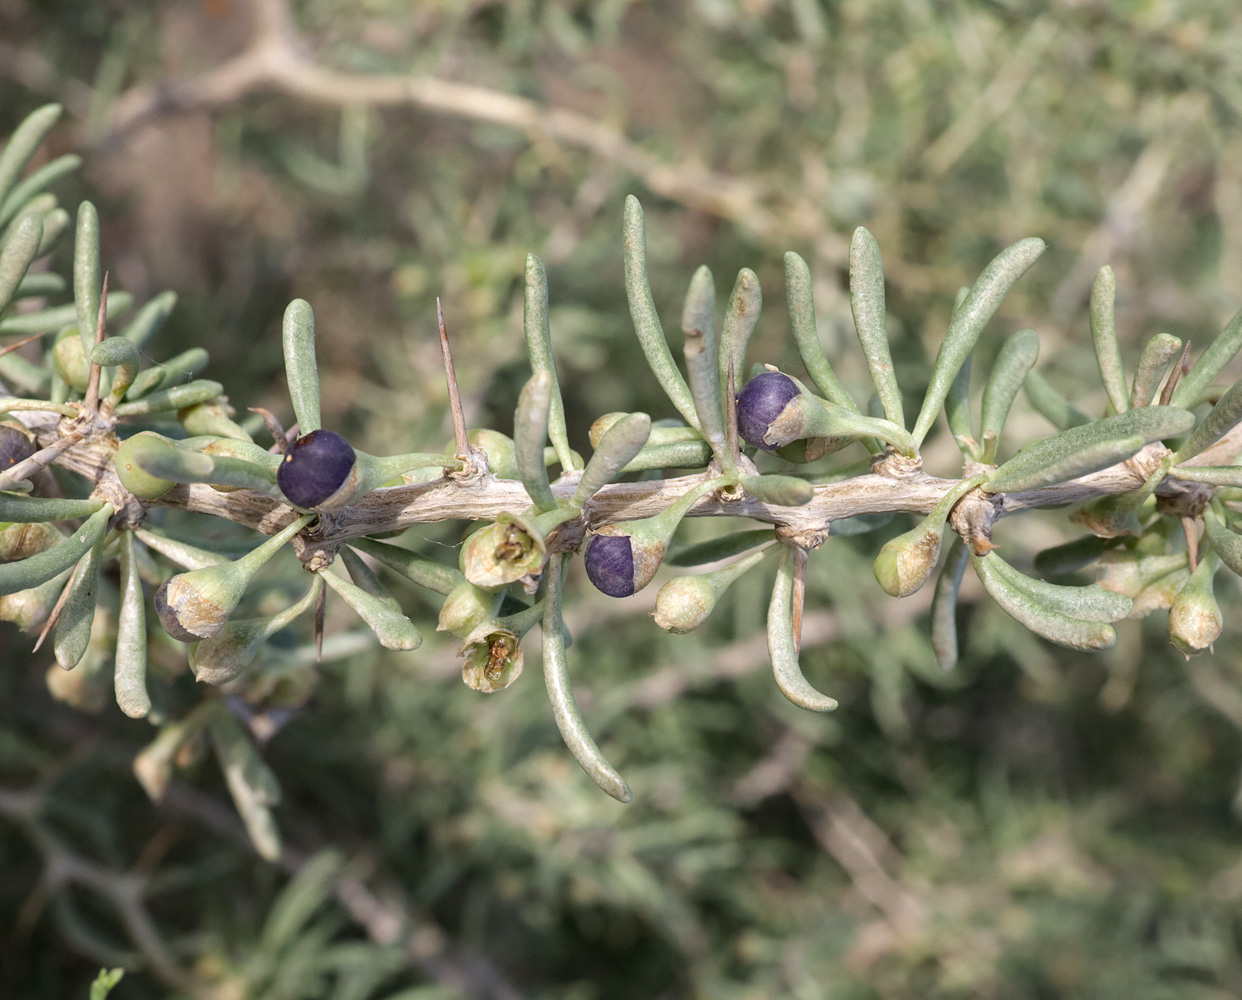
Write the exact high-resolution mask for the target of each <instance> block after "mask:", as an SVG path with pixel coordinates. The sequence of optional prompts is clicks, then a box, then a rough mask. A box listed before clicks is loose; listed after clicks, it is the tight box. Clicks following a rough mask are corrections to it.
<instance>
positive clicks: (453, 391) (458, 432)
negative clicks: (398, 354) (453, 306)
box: [436, 295, 470, 463]
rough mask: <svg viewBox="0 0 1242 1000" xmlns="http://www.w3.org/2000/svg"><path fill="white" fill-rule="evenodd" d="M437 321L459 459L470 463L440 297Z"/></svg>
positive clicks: (438, 299) (464, 421)
mask: <svg viewBox="0 0 1242 1000" xmlns="http://www.w3.org/2000/svg"><path fill="white" fill-rule="evenodd" d="M436 319H437V320H438V321H439V323H440V350H441V351H443V352H444V379H445V381H446V382H447V383H448V394H449V411H450V412H451V413H452V415H453V441H454V443H455V444H456V445H457V457H458V458H460V459H461V460H462V461H463V462H466V463H469V461H470V441H469V439H468V438H467V437H466V415H465V414H464V413H463V412H462V408H461V393H460V392H458V390H457V372H456V371H455V370H454V369H453V352H452V351H450V350H449V342H448V330H446V329H445V328H444V310H443V309H441V308H440V297H439V296H438V295H437V296H436Z"/></svg>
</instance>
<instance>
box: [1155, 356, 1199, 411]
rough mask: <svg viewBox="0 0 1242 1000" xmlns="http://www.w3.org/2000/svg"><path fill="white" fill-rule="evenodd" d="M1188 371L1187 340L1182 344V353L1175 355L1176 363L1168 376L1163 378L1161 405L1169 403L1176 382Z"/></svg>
mask: <svg viewBox="0 0 1242 1000" xmlns="http://www.w3.org/2000/svg"><path fill="white" fill-rule="evenodd" d="M1188 371H1190V341H1189V340H1188V341H1186V343H1185V344H1183V345H1182V353H1181V354H1179V355H1178V357H1177V364H1175V365H1174V366H1173V370H1172V371H1171V372H1169V377H1168V378H1167V379H1166V380H1165V383H1164V391H1163V392H1161V393H1160V405H1161V406H1168V405H1169V400H1170V399H1172V398H1173V390H1174V389H1176V388H1177V383H1178V382H1180V381H1181V380H1182V376H1183V375H1185V374H1186V372H1188ZM1192 402H1193V400H1192Z"/></svg>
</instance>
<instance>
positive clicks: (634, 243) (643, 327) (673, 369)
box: [623, 195, 699, 428]
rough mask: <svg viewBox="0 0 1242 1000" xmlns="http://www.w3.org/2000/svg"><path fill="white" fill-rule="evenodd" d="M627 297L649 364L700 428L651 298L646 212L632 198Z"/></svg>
mask: <svg viewBox="0 0 1242 1000" xmlns="http://www.w3.org/2000/svg"><path fill="white" fill-rule="evenodd" d="M623 231H624V234H625V295H626V298H627V299H628V300H629V304H630V316H631V317H632V319H633V321H634V332H635V333H636V334H638V342H639V344H640V345H642V349H643V354H644V356H645V357H646V358H647V364H648V365H649V366H650V367H651V371H652V373H653V374H654V375H655V377H656V379H657V380H658V381H659V383H660V387H661V388H662V389H663V390H664V392H665V394H666V395H667V396H668V398H669V399H670V400H671V401H672V403H673V405H674V406H675V407H676V408H677V412H678V413H680V414H681V415H682V418H683V419H684V420H685V421H686V423H688V424H689V425H690V426H691V427H695V428H697V427H698V426H699V420H698V416H697V415H696V414H695V412H694V399H693V398H692V397H691V395H690V387H689V386H688V385H686V380H685V379H684V378H682V377H681V372H679V371H678V370H677V365H676V364H674V362H673V354H672V352H671V351H670V350H669V348H668V341H667V340H665V338H664V328H663V327H662V326H661V325H660V317H659V315H658V314H657V313H656V307H655V300H654V299H653V298H652V297H651V283H650V281H649V280H648V278H647V232H646V229H645V228H644V225H643V210H642V206H641V205H639V203H638V199H637V198H635V197H634V196H633V195H629V196H628V197H627V198H626V199H625V219H624V222H623Z"/></svg>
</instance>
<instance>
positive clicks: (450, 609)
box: [436, 580, 504, 638]
mask: <svg viewBox="0 0 1242 1000" xmlns="http://www.w3.org/2000/svg"><path fill="white" fill-rule="evenodd" d="M502 600H504V592H503V591H499V590H498V591H488V590H484V589H483V588H482V587H476V586H475V585H474V584H473V583H471V582H470V581H469V580H463V581H462V582H461V583H459V584H458V585H457V586H456V587H454V588H453V589H452V590H451V591H449V593H448V594H447V595H446V596H445V598H444V604H443V605H442V606H441V608H440V618H439V620H438V621H437V622H436V631H437V632H448V633H449V634H450V635H456V636H461V637H462V638H465V637H466V636H467V635H469V634H470V632H471V631H472V630H473V629H474V628H475V627H476V626H477V625H479V623H480V622H485V621H487V620H488V619H489V618H494V617H495V616H496V612H497V611H499V610H500V602H501V601H502Z"/></svg>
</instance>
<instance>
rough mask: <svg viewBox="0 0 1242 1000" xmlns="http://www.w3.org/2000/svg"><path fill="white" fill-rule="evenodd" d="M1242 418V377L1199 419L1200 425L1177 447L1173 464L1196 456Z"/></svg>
mask: <svg viewBox="0 0 1242 1000" xmlns="http://www.w3.org/2000/svg"><path fill="white" fill-rule="evenodd" d="M1239 420H1242V379H1238V381H1236V382H1235V383H1234V384H1233V385H1231V386H1230V387H1229V388H1228V389H1227V390H1226V391H1225V394H1224V395H1223V396H1221V397H1220V399H1219V400H1217V401H1216V405H1215V406H1213V407H1212V409H1211V410H1209V411H1208V415H1207V416H1206V417H1204V418H1203V419H1202V420H1200V421H1199V425H1198V426H1197V427H1196V428H1195V429H1194V430H1193V431H1191V433H1190V436H1189V437H1188V438H1186V440H1185V441H1184V442H1183V443H1182V446H1181V447H1180V448H1178V449H1177V454H1175V455H1174V456H1173V464H1174V465H1179V464H1181V463H1182V462H1185V461H1186V460H1187V459H1191V458H1194V457H1195V456H1196V455H1197V454H1199V452H1201V451H1203V450H1204V449H1205V448H1207V447H1208V446H1209V445H1211V444H1214V443H1215V442H1216V440H1217V439H1218V438H1220V437H1221V436H1222V435H1224V434H1226V433H1228V432H1229V431H1231V430H1232V429H1233V428H1234V426H1235V425H1236V424H1237V423H1238V421H1239Z"/></svg>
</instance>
